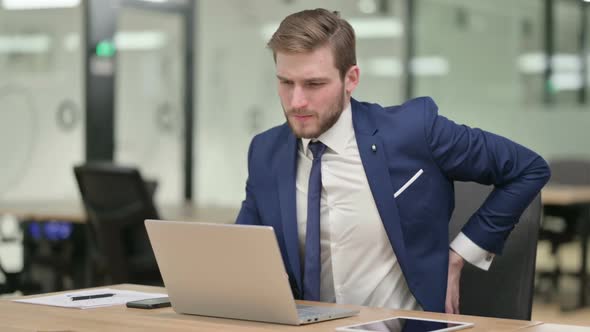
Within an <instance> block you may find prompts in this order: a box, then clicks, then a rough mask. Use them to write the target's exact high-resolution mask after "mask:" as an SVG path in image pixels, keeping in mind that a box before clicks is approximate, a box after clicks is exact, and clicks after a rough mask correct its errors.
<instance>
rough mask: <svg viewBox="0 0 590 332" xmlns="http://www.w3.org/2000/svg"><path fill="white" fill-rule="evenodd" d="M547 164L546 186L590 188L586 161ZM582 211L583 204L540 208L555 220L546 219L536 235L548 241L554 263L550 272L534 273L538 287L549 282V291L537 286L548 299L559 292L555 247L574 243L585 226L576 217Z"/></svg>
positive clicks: (589, 175) (559, 269)
mask: <svg viewBox="0 0 590 332" xmlns="http://www.w3.org/2000/svg"><path fill="white" fill-rule="evenodd" d="M549 165H550V167H551V180H550V182H549V184H550V185H568V186H580V185H583V186H588V185H590V160H585V159H579V158H561V159H555V160H550V161H549ZM585 208H586V206H584V205H583V204H580V205H570V206H560V205H548V204H546V205H545V206H544V207H543V213H544V214H545V216H551V217H557V218H547V222H546V223H545V224H544V225H543V227H542V228H541V232H540V235H539V241H548V242H549V243H550V244H551V255H552V256H553V259H554V262H555V267H554V269H553V270H552V271H539V273H538V276H539V281H540V282H539V284H540V285H542V284H543V281H545V280H547V279H548V280H550V282H551V287H550V288H549V289H541V288H543V287H539V291H540V292H541V293H542V294H543V295H545V297H546V298H547V299H548V300H550V299H551V298H552V297H553V295H557V294H558V293H559V279H560V278H561V276H562V274H563V272H562V269H561V262H560V261H559V255H558V253H559V248H560V247H561V246H562V245H564V244H566V243H569V242H573V241H574V240H577V239H578V236H579V235H580V234H583V232H581V227H584V226H586V225H583V224H581V223H580V220H579V218H580V216H581V215H583V213H584V209H585ZM582 222H583V221H582ZM576 273H577V272H574V273H573V274H574V275H575V274H576Z"/></svg>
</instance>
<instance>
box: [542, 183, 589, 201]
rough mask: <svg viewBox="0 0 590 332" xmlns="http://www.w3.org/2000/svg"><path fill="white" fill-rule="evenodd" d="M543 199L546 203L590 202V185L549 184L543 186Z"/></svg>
mask: <svg viewBox="0 0 590 332" xmlns="http://www.w3.org/2000/svg"><path fill="white" fill-rule="evenodd" d="M541 200H542V201H543V204H546V205H573V204H588V203H590V186H564V185H548V186H546V187H545V188H543V191H542V193H541Z"/></svg>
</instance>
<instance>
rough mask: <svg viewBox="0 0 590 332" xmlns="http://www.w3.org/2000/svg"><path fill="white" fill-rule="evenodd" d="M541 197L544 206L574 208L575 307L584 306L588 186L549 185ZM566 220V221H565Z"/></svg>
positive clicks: (589, 217)
mask: <svg viewBox="0 0 590 332" xmlns="http://www.w3.org/2000/svg"><path fill="white" fill-rule="evenodd" d="M541 199H542V201H543V205H544V206H545V207H562V208H571V209H575V210H574V211H576V213H577V215H578V216H577V218H576V222H577V223H578V229H579V231H580V232H579V235H580V250H581V264H580V270H579V272H578V274H579V275H578V277H579V280H580V291H579V295H578V296H579V297H578V303H577V305H576V307H575V308H580V307H584V306H586V305H587V304H588V303H587V298H586V293H587V291H588V277H587V273H588V271H587V270H588V268H587V264H588V263H587V260H588V236H590V186H569V185H568V186H565V185H549V186H546V187H545V188H544V189H543V191H542V193H541ZM566 222H567V221H566Z"/></svg>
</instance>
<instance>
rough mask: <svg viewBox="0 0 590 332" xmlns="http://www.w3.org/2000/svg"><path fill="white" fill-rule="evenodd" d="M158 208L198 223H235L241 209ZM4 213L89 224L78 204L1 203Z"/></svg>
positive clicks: (173, 217)
mask: <svg viewBox="0 0 590 332" xmlns="http://www.w3.org/2000/svg"><path fill="white" fill-rule="evenodd" d="M157 208H158V211H159V213H160V217H161V218H163V219H169V220H182V221H196V222H223V223H233V222H234V221H235V220H236V217H237V216H238V212H239V209H238V208H227V207H216V206H196V205H192V204H186V203H179V204H161V205H158V206H157ZM0 214H12V215H14V216H16V217H17V218H19V219H21V220H36V221H43V220H64V221H71V222H74V223H85V222H86V213H85V212H84V207H83V206H82V203H81V202H76V201H30V202H0Z"/></svg>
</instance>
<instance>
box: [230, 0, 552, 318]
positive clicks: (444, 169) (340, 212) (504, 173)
mask: <svg viewBox="0 0 590 332" xmlns="http://www.w3.org/2000/svg"><path fill="white" fill-rule="evenodd" d="M268 47H269V48H270V49H271V50H272V52H273V56H274V60H275V64H276V76H277V80H278V92H279V97H280V99H281V104H282V107H283V111H284V113H285V117H286V119H287V123H286V124H283V125H281V126H278V127H275V128H272V129H270V130H268V131H265V132H263V133H262V134H259V135H257V136H256V137H254V139H253V140H252V143H251V145H250V150H249V153H248V171H249V176H248V181H247V183H246V199H245V200H244V202H243V205H242V208H241V211H240V214H239V215H238V218H237V223H239V224H251V225H269V226H272V227H274V230H275V232H276V236H277V240H278V243H279V246H280V249H281V254H282V257H283V261H284V262H285V268H286V270H287V272H288V274H289V280H290V282H291V287H292V289H293V293H294V295H295V296H296V297H297V298H301V299H309V300H319V301H330V302H337V303H351V304H360V305H368V306H383V307H390V308H400V309H413V310H416V309H418V310H419V309H423V310H428V311H440V312H442V311H446V312H448V313H458V307H459V278H460V275H461V269H462V267H463V264H464V260H467V261H468V262H469V263H471V264H474V265H476V266H478V267H480V268H482V269H488V268H489V266H490V264H491V261H492V258H493V255H494V254H496V253H501V251H502V247H503V244H504V241H505V239H506V237H507V236H508V234H509V233H510V231H511V230H512V229H513V227H514V224H515V223H516V222H517V221H518V219H519V217H520V215H521V213H522V212H523V211H524V209H525V208H526V207H527V206H528V204H529V203H530V202H531V201H532V199H533V198H534V197H535V196H536V195H537V193H538V192H539V190H540V189H541V188H542V187H543V185H544V184H545V183H546V182H547V180H548V179H549V168H548V167H547V164H546V162H545V161H544V160H543V159H542V158H541V157H539V156H538V155H537V154H535V153H534V152H532V151H531V150H528V149H527V148H525V147H523V146H520V145H518V144H516V143H514V142H511V141H510V140H508V139H506V138H503V137H500V136H497V135H494V134H492V133H488V132H485V131H482V130H479V129H472V128H469V127H467V126H462V125H458V124H455V123H454V122H452V121H450V120H448V119H446V118H444V117H442V116H439V115H438V113H437V106H436V105H435V103H434V102H433V101H432V100H431V99H430V98H428V97H422V98H416V99H412V100H410V101H407V102H406V103H404V104H403V105H401V106H391V107H383V106H380V105H377V104H371V103H364V102H359V101H356V100H355V99H353V98H351V95H352V93H353V91H354V89H355V88H356V86H357V85H358V84H359V76H360V70H359V67H358V66H357V65H356V55H355V37H354V31H353V29H352V27H351V26H350V25H349V24H348V22H346V21H345V20H343V19H342V18H340V17H339V16H338V14H337V13H333V12H330V11H327V10H324V9H315V10H305V11H302V12H299V13H295V14H292V15H290V16H288V17H286V18H285V19H284V20H283V21H282V23H281V25H280V26H279V28H278V30H277V31H276V32H275V33H274V35H273V36H272V38H271V40H270V41H269V43H268ZM453 181H475V182H478V183H481V184H488V185H489V184H493V185H494V186H495V189H494V191H493V192H492V193H491V194H490V196H489V197H488V198H487V200H486V201H485V202H484V203H483V205H482V206H481V207H480V209H479V210H478V211H477V212H476V213H475V214H474V215H473V216H472V217H471V218H470V219H469V220H468V221H467V222H466V224H465V226H464V228H463V229H462V232H461V233H460V234H459V235H458V236H457V237H456V238H455V239H453V241H452V242H451V243H450V244H449V238H448V223H449V219H450V217H451V213H452V211H453V208H454V194H453ZM507 282H510V281H507ZM482 287H483V286H482Z"/></svg>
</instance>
